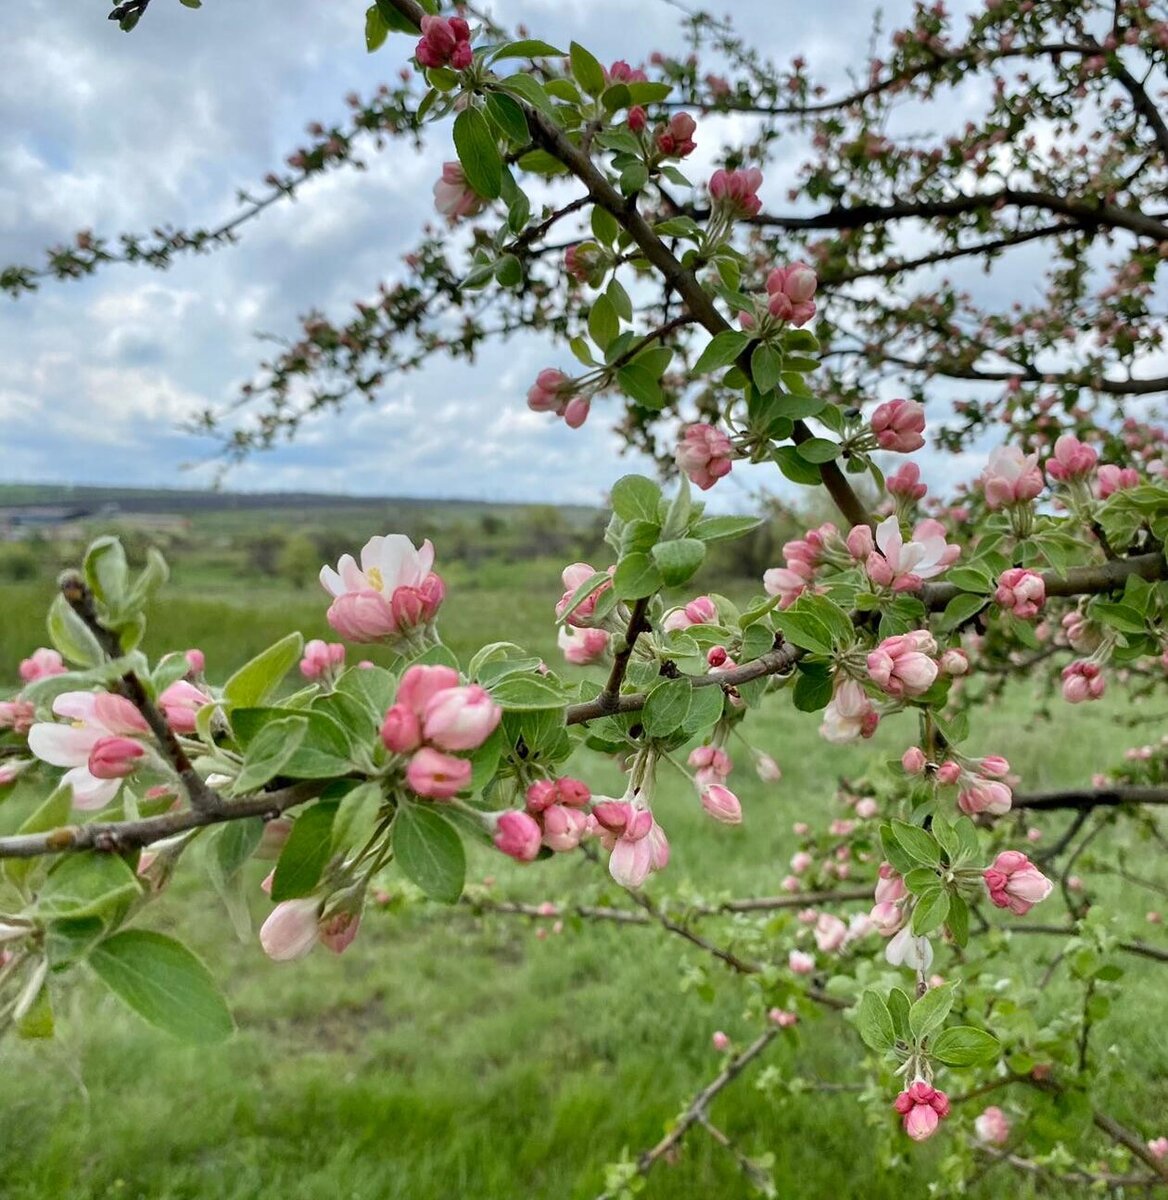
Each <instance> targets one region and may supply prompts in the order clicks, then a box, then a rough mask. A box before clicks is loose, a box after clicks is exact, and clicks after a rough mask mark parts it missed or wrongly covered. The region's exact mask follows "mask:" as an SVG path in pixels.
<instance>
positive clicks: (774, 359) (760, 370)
mask: <svg viewBox="0 0 1168 1200" xmlns="http://www.w3.org/2000/svg"><path fill="white" fill-rule="evenodd" d="M782 370H783V360H782V358H780V357H779V355H778V354H776V353H775V351H774V350H772V349H771V348H770V346H768V345H767V344H766V343H765V342H759V343H758V345H757V346H755V348H754V352H753V353H752V354H751V356H750V374H751V378H753V380H754V386H755V387H756V388H758V390H759V392H760V393H762V394H764V395H765V394H766V393H767V392H773V391H774V389H775V387H776V386H777V384H778V382H779V375H780V374H781V372H782Z"/></svg>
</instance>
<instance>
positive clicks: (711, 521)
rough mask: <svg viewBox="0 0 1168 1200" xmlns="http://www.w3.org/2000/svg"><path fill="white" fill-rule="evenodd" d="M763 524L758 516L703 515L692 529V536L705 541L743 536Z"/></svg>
mask: <svg viewBox="0 0 1168 1200" xmlns="http://www.w3.org/2000/svg"><path fill="white" fill-rule="evenodd" d="M761 524H762V521H761V520H760V519H759V518H758V517H702V518H701V520H699V521H697V522H696V523H695V524H694V526H693V528H692V529H691V530H690V536H691V537H696V538H699V539H700V540H701V541H703V542H718V541H721V540H722V539H723V538H736V537H742V535H743V534H746V533H749V532H750V531H751V530H752V529H757V528H758V527H759V526H760V525H761Z"/></svg>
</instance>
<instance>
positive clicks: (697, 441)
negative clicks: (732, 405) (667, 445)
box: [674, 424, 734, 491]
mask: <svg viewBox="0 0 1168 1200" xmlns="http://www.w3.org/2000/svg"><path fill="white" fill-rule="evenodd" d="M674 457H675V458H676V460H677V465H678V466H679V467H680V468H681V469H682V470H683V471H684V472H685V473H686V475H688V476H689V479H690V482H691V483H693V484H694V485H695V486H697V487H699V488H701V489H702V490H703V491H708V490H709V489H710V488H712V487H713V486H714V484H715V483H717V482H718V480H719V479H721V478H722V477H723V476H725V475H729V473H730V470H731V467H732V466H733V461H732V460H733V457H734V448H733V446H732V445H731V443H730V439H729V438H728V437H727V436H726V434H724V433H723V432H722V431H721V430H720V429H715V428H714V426H713V425H705V424H698V425H687V426H686V428H685V429H684V431H683V432H682V435H681V438H680V440H679V441H678V443H677V450H676V452H675V454H674Z"/></svg>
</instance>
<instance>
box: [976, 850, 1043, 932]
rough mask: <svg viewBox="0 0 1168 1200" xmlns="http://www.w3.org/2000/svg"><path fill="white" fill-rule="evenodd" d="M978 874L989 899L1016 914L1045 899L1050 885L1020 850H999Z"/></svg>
mask: <svg viewBox="0 0 1168 1200" xmlns="http://www.w3.org/2000/svg"><path fill="white" fill-rule="evenodd" d="M982 877H983V878H984V879H985V885H986V890H987V891H988V892H989V896H990V901H991V902H992V903H993V904H995V905H997V907H998V908H1008V909H1009V910H1010V911H1011V912H1012V913H1016V914H1017V915H1018V916H1020V917H1021V916H1025V915H1026V914H1027V913H1028V912H1029V911H1030V910H1031V909H1032V908H1033V907H1034V906H1035V905H1036V904H1038V903H1040V902H1041V901H1043V900H1045V899H1046V898H1047V896H1049V895H1050V893H1051V890H1052V889H1053V887H1054V884H1052V883H1051V881H1050V880H1049V879H1047V877H1046V876H1045V875H1044V874H1043V873H1042V872H1041V871H1040V870H1039V869H1038V868H1037V867H1036V866H1035V865H1034V864H1033V863H1032V862H1031V861H1030V859H1029V858H1027V857H1026V855H1025V854H1023V853H1022V852H1021V851H1020V850H1003V851H1002V852H1001V854H999V855H998V856H997V858H995V859H994V861H993V864H992V865H991V866H989V867H987V868H986V869H985V870H984V871H983V872H982Z"/></svg>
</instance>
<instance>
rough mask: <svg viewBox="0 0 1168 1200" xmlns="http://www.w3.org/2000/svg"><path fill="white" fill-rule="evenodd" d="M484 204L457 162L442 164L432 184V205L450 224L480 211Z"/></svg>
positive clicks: (485, 203) (485, 204)
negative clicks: (437, 176) (440, 172)
mask: <svg viewBox="0 0 1168 1200" xmlns="http://www.w3.org/2000/svg"><path fill="white" fill-rule="evenodd" d="M486 206H487V202H486V200H485V199H483V197H482V196H480V195H479V194H478V192H476V191H475V190H474V188H472V187H471V186H470V184H469V183H467V180H466V174H465V172H464V171H463V169H462V167H461V165H460V164H459V163H457V162H445V163H443V164H442V174H441V176H440V177H439V179H438V181H437V183H435V184H434V207H435V208H436V209H437V210H438V211H439V212H440V213H441V214H442V215H443V216H444V217H445V218H446V219H447V220H448V221H449V222H450V223H451V224H452V225H453V224H454V223H455V222H456V221H460V220H462V218H463V217H473V216H475V215H476V214H478V213H481V212H482V211H483V209H484V208H486Z"/></svg>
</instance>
